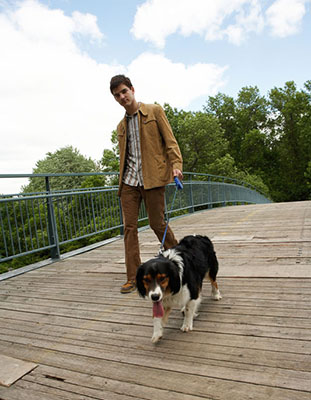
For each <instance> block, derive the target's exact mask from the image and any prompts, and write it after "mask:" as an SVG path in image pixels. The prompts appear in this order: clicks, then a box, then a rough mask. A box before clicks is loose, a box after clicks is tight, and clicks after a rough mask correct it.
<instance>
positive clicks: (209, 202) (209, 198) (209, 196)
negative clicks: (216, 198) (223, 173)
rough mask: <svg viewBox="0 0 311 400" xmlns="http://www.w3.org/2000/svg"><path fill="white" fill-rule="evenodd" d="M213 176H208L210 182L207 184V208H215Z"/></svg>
mask: <svg viewBox="0 0 311 400" xmlns="http://www.w3.org/2000/svg"><path fill="white" fill-rule="evenodd" d="M211 181H212V180H211V177H210V176H209V177H208V180H207V182H208V184H207V209H210V208H213V201H212V200H213V199H212V189H211V187H212V184H211Z"/></svg>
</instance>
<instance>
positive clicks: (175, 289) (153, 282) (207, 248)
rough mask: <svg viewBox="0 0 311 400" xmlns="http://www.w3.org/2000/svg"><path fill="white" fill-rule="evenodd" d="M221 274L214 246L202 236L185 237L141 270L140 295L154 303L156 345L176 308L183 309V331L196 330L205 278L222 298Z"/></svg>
mask: <svg viewBox="0 0 311 400" xmlns="http://www.w3.org/2000/svg"><path fill="white" fill-rule="evenodd" d="M217 272H218V260H217V257H216V253H215V251H214V246H213V244H212V242H211V241H210V239H209V238H208V237H207V236H201V235H191V236H186V237H184V238H183V239H182V240H181V241H180V242H179V243H178V244H177V245H176V246H174V247H172V248H171V249H168V250H165V251H164V252H163V253H162V254H160V255H158V256H157V257H155V258H153V259H151V260H148V261H146V262H145V263H143V264H141V265H140V266H139V267H138V269H137V274H136V285H137V290H138V293H139V295H140V296H141V297H148V298H149V299H150V300H151V301H152V303H153V335H152V338H151V341H152V343H157V342H158V341H159V340H160V339H161V338H162V336H163V328H164V326H165V324H166V323H167V320H168V317H169V314H170V312H171V309H172V308H173V307H174V306H176V307H180V308H181V311H182V312H183V314H184V320H183V324H182V326H181V328H180V329H181V330H182V331H183V332H188V331H191V330H192V329H193V319H194V317H196V316H197V314H196V312H197V309H198V306H199V304H200V302H201V290H202V284H203V279H204V278H205V277H206V278H208V279H209V280H210V282H211V286H212V298H213V299H214V300H220V299H221V294H220V291H219V289H218V285H217V282H216V275H217Z"/></svg>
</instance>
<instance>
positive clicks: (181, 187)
mask: <svg viewBox="0 0 311 400" xmlns="http://www.w3.org/2000/svg"><path fill="white" fill-rule="evenodd" d="M174 181H175V183H176V187H177V189H178V190H181V189H183V188H184V187H183V184H182V183H181V182H180V180H179V179H178V178H177V176H174Z"/></svg>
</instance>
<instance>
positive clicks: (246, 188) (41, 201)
mask: <svg viewBox="0 0 311 400" xmlns="http://www.w3.org/2000/svg"><path fill="white" fill-rule="evenodd" d="M88 175H104V174H103V173H96V174H95V173H94V174H92V173H88V174H82V173H81V174H29V175H28V174H22V175H4V174H2V175H0V178H20V177H29V178H38V179H39V178H41V179H45V188H46V190H45V192H40V193H21V194H14V195H1V196H0V262H5V261H9V260H12V259H14V258H17V257H21V256H25V255H29V254H33V253H38V252H41V251H44V250H45V251H46V250H48V251H49V252H50V256H51V258H52V259H58V258H60V256H61V247H62V246H63V245H66V244H68V243H70V242H73V241H77V240H81V239H84V238H88V237H91V236H93V235H98V234H101V233H104V232H108V231H111V232H115V235H118V234H119V233H120V234H121V235H122V233H123V220H122V211H121V204H120V201H119V198H118V195H117V191H118V188H117V187H116V186H111V187H103V188H88V189H85V188H84V189H74V190H71V191H68V190H64V191H59V190H58V191H53V190H52V189H51V188H50V179H51V178H52V177H53V178H55V177H58V176H61V177H66V176H68V177H70V176H71V177H72V176H88ZM105 175H107V173H106V174H105ZM108 175H116V173H111V174H108ZM184 176H185V179H184V181H183V185H184V189H183V190H180V191H179V193H178V196H177V197H176V200H175V203H174V207H173V209H172V211H173V212H179V213H181V214H186V213H192V212H195V211H198V210H201V209H203V208H212V207H214V206H225V205H235V204H249V203H267V202H270V200H269V199H267V198H266V197H265V195H264V194H262V193H260V192H259V191H257V190H256V189H255V188H254V187H253V186H251V185H248V184H246V183H245V182H238V181H236V180H233V179H229V178H225V177H218V176H213V175H207V174H193V173H185V174H184ZM174 191H175V185H174V184H170V185H168V186H167V188H166V209H167V210H170V209H171V201H172V198H173V195H174ZM139 221H140V222H141V221H147V213H146V210H145V207H144V204H143V203H142V207H141V210H140V214H139ZM117 230H118V231H117Z"/></svg>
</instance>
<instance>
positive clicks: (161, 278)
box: [158, 276, 166, 282]
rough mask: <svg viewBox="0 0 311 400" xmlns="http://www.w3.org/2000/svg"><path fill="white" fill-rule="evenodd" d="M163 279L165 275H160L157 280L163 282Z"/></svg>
mask: <svg viewBox="0 0 311 400" xmlns="http://www.w3.org/2000/svg"><path fill="white" fill-rule="evenodd" d="M165 279H166V276H160V277H159V279H158V280H159V282H164V281H165Z"/></svg>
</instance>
